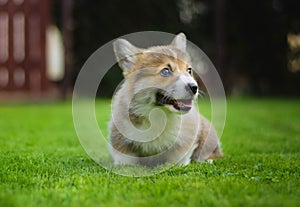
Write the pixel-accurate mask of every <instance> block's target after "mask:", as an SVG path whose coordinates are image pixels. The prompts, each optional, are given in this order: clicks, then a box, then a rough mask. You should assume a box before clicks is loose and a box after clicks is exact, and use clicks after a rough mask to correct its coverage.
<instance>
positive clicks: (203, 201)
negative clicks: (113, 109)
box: [0, 98, 300, 207]
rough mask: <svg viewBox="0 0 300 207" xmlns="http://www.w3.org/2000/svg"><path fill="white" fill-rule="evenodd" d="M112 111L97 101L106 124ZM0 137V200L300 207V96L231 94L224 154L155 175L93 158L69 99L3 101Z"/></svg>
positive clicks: (19, 203) (32, 203) (39, 203)
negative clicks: (120, 171) (125, 171)
mask: <svg viewBox="0 0 300 207" xmlns="http://www.w3.org/2000/svg"><path fill="white" fill-rule="evenodd" d="M200 106H201V110H202V111H203V113H204V114H209V111H208V110H209V103H208V102H207V101H201V102H200ZM109 111H110V101H108V100H101V101H97V112H98V113H101V118H100V120H98V122H99V125H100V127H101V128H102V129H105V127H106V126H107V121H108V120H109V113H110V112H109ZM0 140H1V142H0V152H1V154H0V166H1V167H0V206H22V207H23V206H122V207H125V206H143V207H145V206H222V207H223V206H230V207H231V206H272V207H273V206H300V100H299V99H297V100H295V99H294V100H291V99H251V98H245V99H241V98H239V99H229V100H228V107H227V121H226V127H225V130H224V134H223V136H222V139H221V141H222V144H223V151H224V153H225V157H224V158H223V159H219V160H217V161H215V162H214V163H213V164H206V163H204V164H202V165H199V164H196V163H192V164H191V165H189V166H187V167H174V168H171V169H170V170H168V171H165V172H163V173H161V174H157V175H154V176H150V177H141V178H136V177H123V176H120V175H117V174H113V173H111V172H108V171H106V170H104V169H103V168H101V167H100V166H99V165H97V164H96V163H95V162H94V161H92V160H91V159H90V158H89V157H88V156H87V155H86V153H85V152H84V150H83V149H82V147H81V146H80V144H79V141H78V139H77V136H76V133H75V130H74V126H73V122H72V109H71V103H70V102H63V103H52V104H42V105H34V104H23V105H20V104H18V105H12V106H9V105H0Z"/></svg>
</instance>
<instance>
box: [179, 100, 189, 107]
mask: <svg viewBox="0 0 300 207" xmlns="http://www.w3.org/2000/svg"><path fill="white" fill-rule="evenodd" d="M177 105H178V107H180V108H183V107H192V100H177Z"/></svg>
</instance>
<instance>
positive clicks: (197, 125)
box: [110, 33, 223, 166]
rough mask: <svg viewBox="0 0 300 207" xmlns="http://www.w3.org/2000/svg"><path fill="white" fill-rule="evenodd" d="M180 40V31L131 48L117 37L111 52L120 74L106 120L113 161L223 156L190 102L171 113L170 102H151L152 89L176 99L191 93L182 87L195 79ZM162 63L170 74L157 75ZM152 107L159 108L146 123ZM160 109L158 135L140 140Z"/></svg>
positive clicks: (179, 161) (185, 161) (156, 121)
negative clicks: (167, 40) (161, 42)
mask: <svg viewBox="0 0 300 207" xmlns="http://www.w3.org/2000/svg"><path fill="white" fill-rule="evenodd" d="M185 44H186V40H185V36H184V35H183V34H182V33H181V34H179V35H177V36H176V37H175V38H174V40H173V42H172V44H171V45H167V46H156V47H151V48H148V49H141V48H136V47H135V46H133V45H131V44H130V43H129V42H127V41H126V40H123V39H120V40H117V41H116V43H115V45H114V50H115V54H116V57H117V60H118V61H119V65H120V67H121V68H122V69H123V74H124V76H125V82H124V83H123V85H122V86H121V88H120V89H119V91H118V92H117V93H116V95H115V97H114V100H113V106H112V110H113V112H112V120H111V122H110V144H111V147H110V150H111V154H112V156H113V158H114V160H115V163H116V164H142V165H147V166H155V165H158V164H162V163H166V162H167V163H177V164H180V165H186V164H188V163H190V161H191V160H195V161H197V162H202V161H204V160H208V159H214V158H216V157H221V156H223V154H222V152H221V148H220V142H219V139H218V137H217V135H216V133H215V132H214V129H213V128H212V127H211V125H210V123H209V122H208V121H207V120H206V119H205V118H204V117H202V116H201V115H200V114H199V112H198V111H197V106H196V105H195V104H193V105H192V108H191V109H190V110H189V111H188V112H186V113H183V112H177V111H176V110H175V109H174V108H173V107H172V106H171V105H164V106H158V105H156V104H155V103H156V96H155V94H156V93H157V90H158V89H157V88H159V89H163V90H164V91H166V92H168V93H170V94H172V96H173V97H174V98H176V100H177V99H178V100H180V99H184V98H186V97H191V93H190V92H189V91H188V90H187V89H186V85H187V84H188V83H190V82H192V83H195V80H194V79H193V77H192V76H191V75H190V74H189V73H188V72H187V68H189V67H191V62H190V58H189V56H188V54H187V53H186V52H185ZM166 67H171V68H172V71H173V73H172V75H171V76H170V77H163V76H162V75H160V73H161V70H162V69H163V68H166ZM156 87H157V88H156ZM196 96H197V94H195V95H193V98H194V99H196ZM154 109H158V110H160V111H158V112H157V113H153V114H152V115H153V117H152V119H153V120H152V122H151V117H149V114H150V113H152V112H153V110H154ZM161 112H163V113H164V116H165V117H166V120H167V122H166V125H165V127H164V128H163V130H162V131H161V133H160V134H159V136H158V137H154V139H153V140H150V141H145V140H144V139H145V137H147V136H148V135H149V133H150V135H151V133H152V131H151V130H153V134H155V133H156V131H159V128H160V127H161V125H162V124H161V123H160V121H161V120H162V119H163V117H162V116H161V114H160V113H161ZM149 129H150V131H148V132H147V130H149ZM123 131H124V133H125V134H124V133H123ZM147 133H148V135H147V136H146V134H147ZM131 137H134V139H132V138H131ZM150 138H151V137H150Z"/></svg>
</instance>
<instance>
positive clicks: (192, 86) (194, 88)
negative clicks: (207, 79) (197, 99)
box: [188, 83, 198, 94]
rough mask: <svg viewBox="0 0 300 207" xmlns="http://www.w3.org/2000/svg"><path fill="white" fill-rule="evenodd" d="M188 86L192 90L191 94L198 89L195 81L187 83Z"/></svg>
mask: <svg viewBox="0 0 300 207" xmlns="http://www.w3.org/2000/svg"><path fill="white" fill-rule="evenodd" d="M188 87H189V88H190V89H191V91H192V92H193V94H196V93H197V90H198V86H197V84H195V83H188Z"/></svg>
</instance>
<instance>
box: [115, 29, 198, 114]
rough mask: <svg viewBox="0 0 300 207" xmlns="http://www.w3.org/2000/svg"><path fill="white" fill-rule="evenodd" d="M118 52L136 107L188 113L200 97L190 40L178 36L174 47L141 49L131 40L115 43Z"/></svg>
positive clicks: (117, 56)
mask: <svg viewBox="0 0 300 207" xmlns="http://www.w3.org/2000/svg"><path fill="white" fill-rule="evenodd" d="M114 52H115V55H116V58H117V61H118V63H119V66H120V67H121V68H122V70H123V74H124V77H125V81H126V83H127V87H129V89H128V93H132V94H131V95H132V97H133V100H132V101H133V102H134V103H133V104H134V105H139V106H140V105H141V104H142V105H147V106H153V107H156V106H163V107H166V108H167V109H168V110H170V111H171V112H179V113H186V112H188V111H189V110H190V109H191V107H192V101H193V99H195V98H196V97H197V95H198V85H197V83H196V81H195V79H194V78H193V71H192V66H191V61H190V57H189V55H188V54H187V52H186V37H185V35H184V34H183V33H180V34H178V35H177V36H176V37H175V38H174V39H173V41H172V43H171V44H170V45H164V46H154V47H150V48H147V49H142V48H137V47H135V46H133V45H132V44H131V43H129V42H128V41H127V40H124V39H118V40H116V41H115V42H114Z"/></svg>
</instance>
